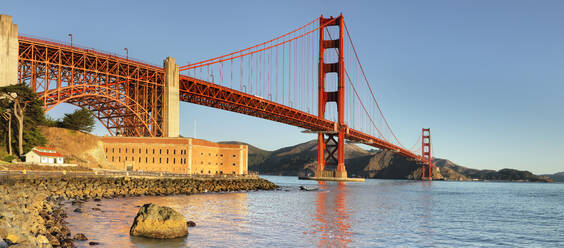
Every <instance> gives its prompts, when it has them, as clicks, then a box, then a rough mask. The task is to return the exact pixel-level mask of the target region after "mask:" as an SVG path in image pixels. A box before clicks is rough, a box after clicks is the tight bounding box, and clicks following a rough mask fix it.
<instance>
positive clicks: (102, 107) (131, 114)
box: [38, 84, 155, 136]
mask: <svg viewBox="0 0 564 248" xmlns="http://www.w3.org/2000/svg"><path fill="white" fill-rule="evenodd" d="M38 95H39V99H40V100H41V101H43V103H44V109H45V112H48V111H50V110H52V109H53V108H54V107H56V106H58V105H60V104H61V103H65V102H66V103H69V104H72V105H74V106H77V107H81V108H85V109H89V110H91V111H92V112H93V113H94V116H95V117H96V118H97V119H98V120H99V121H100V122H101V123H102V125H103V126H104V127H105V128H106V129H107V130H108V132H110V134H111V135H117V134H123V135H128V136H129V135H134V136H154V135H152V133H151V126H152V124H153V123H154V121H155V120H154V119H153V117H152V115H151V114H150V113H149V112H148V111H147V110H146V109H145V108H143V106H141V105H140V104H139V103H138V102H136V101H135V100H134V99H132V98H131V97H129V96H127V95H126V94H124V93H122V92H121V91H120V90H119V89H114V88H110V87H106V86H101V85H96V84H80V85H75V86H69V87H65V88H60V89H52V90H49V91H47V92H39V93H38Z"/></svg>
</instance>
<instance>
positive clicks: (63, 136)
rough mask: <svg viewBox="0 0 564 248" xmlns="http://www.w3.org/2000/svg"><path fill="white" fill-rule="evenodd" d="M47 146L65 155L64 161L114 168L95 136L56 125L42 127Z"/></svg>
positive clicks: (92, 166) (86, 165) (91, 166)
mask: <svg viewBox="0 0 564 248" xmlns="http://www.w3.org/2000/svg"><path fill="white" fill-rule="evenodd" d="M41 133H42V134H43V135H44V136H45V138H47V144H46V146H48V147H53V148H55V149H56V150H57V151H58V152H59V153H61V154H62V155H63V156H65V163H74V164H78V165H81V166H84V167H89V168H105V169H116V168H113V167H112V165H111V164H110V163H109V162H108V161H107V160H106V156H105V153H104V147H103V144H102V142H101V141H100V140H99V139H98V137H97V136H95V135H92V134H88V133H83V132H80V131H74V130H69V129H64V128H57V127H42V128H41Z"/></svg>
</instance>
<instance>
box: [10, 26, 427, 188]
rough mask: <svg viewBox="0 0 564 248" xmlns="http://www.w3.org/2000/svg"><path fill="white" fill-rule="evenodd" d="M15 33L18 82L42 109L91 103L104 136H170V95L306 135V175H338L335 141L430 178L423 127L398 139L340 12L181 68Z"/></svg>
mask: <svg viewBox="0 0 564 248" xmlns="http://www.w3.org/2000/svg"><path fill="white" fill-rule="evenodd" d="M17 40H18V49H19V50H18V51H19V52H18V54H19V55H18V65H17V66H18V70H17V73H18V76H17V78H18V83H20V84H26V85H28V86H30V87H31V88H32V89H33V90H34V91H35V92H36V93H37V95H38V97H39V98H40V100H41V101H42V102H43V104H44V108H45V110H46V111H49V110H51V109H52V108H54V107H55V106H57V105H58V104H60V103H64V102H66V103H70V104H73V105H76V106H79V107H82V108H87V109H90V110H92V112H93V113H94V114H95V116H96V117H97V118H98V119H99V120H100V122H101V123H102V125H104V126H105V127H106V128H107V129H108V131H109V133H110V134H112V135H116V134H120V135H124V136H166V137H170V136H178V101H184V102H190V103H194V104H199V105H204V106H208V107H212V108H218V109H223V110H227V111H232V112H237V113H241V114H245V115H250V116H255V117H258V118H262V119H268V120H272V121H276V122H280V123H285V124H288V125H292V126H296V127H300V128H304V129H305V132H309V133H316V134H317V136H318V164H317V169H316V176H315V177H316V178H337V179H338V178H347V174H346V168H345V141H348V142H357V143H362V144H365V145H368V146H371V147H375V148H378V149H383V150H391V151H394V152H396V153H398V154H400V155H402V156H405V157H408V158H410V159H413V160H415V161H417V162H418V163H420V164H421V166H422V178H423V179H431V178H432V176H431V175H432V173H431V168H432V167H433V166H434V165H433V164H432V161H431V137H430V129H425V128H424V129H422V135H421V137H420V139H421V143H419V141H418V142H416V145H414V146H413V147H411V148H409V149H408V148H406V147H404V146H403V144H402V143H401V142H400V141H399V139H398V138H397V136H396V134H395V133H394V132H393V130H392V128H391V127H390V124H389V122H388V121H387V119H386V118H385V116H384V114H383V111H382V109H381V107H380V105H379V104H378V101H377V100H376V96H375V94H374V89H373V87H372V86H371V83H370V81H369V80H368V77H367V75H366V70H365V68H364V67H363V66H362V63H361V61H360V58H359V54H358V50H357V49H356V48H355V46H354V43H353V39H352V38H351V34H350V32H349V30H348V28H347V25H346V22H345V20H344V18H343V16H342V15H340V16H338V17H329V18H325V17H323V16H321V17H318V18H316V19H314V20H312V21H310V22H308V23H307V24H305V25H303V26H301V27H299V28H297V29H294V30H292V31H290V32H288V33H285V34H283V35H280V36H278V37H276V38H273V39H270V40H268V41H265V42H261V43H258V44H256V45H254V46H251V47H248V48H245V49H241V50H237V51H234V52H231V53H228V54H225V55H222V56H219V57H215V58H211V59H206V60H203V61H199V62H196V63H191V64H188V65H183V66H178V65H176V64H175V61H174V59H173V58H167V59H166V60H165V62H164V66H163V67H160V66H155V65H151V64H148V63H144V62H141V61H138V60H135V59H130V58H129V56H126V57H125V58H124V57H123V56H119V55H115V54H111V53H108V52H103V51H99V50H96V49H91V48H86V47H82V46H76V45H74V44H72V42H71V44H68V43H65V42H58V41H52V40H47V39H43V38H37V37H33V36H30V35H20V36H18V37H17ZM175 111H176V112H175ZM175 115H176V116H175ZM418 152H419V154H418Z"/></svg>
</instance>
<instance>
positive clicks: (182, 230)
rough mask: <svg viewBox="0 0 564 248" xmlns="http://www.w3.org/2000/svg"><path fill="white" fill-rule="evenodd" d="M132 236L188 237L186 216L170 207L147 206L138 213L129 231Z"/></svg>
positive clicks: (158, 237)
mask: <svg viewBox="0 0 564 248" xmlns="http://www.w3.org/2000/svg"><path fill="white" fill-rule="evenodd" d="M129 234H130V235H131V236H141V237H146V238H156V239H172V238H178V237H184V236H186V235H188V226H187V225H186V219H185V218H184V216H183V215H182V214H180V213H178V212H176V211H175V210H174V209H172V208H169V207H161V206H158V205H155V204H153V203H151V204H145V205H143V206H142V207H141V208H140V209H139V212H137V216H135V220H134V221H133V225H131V229H130V230H129Z"/></svg>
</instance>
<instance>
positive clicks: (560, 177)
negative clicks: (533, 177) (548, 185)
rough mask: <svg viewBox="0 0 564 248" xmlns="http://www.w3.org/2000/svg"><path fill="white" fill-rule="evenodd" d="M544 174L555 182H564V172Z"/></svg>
mask: <svg viewBox="0 0 564 248" xmlns="http://www.w3.org/2000/svg"><path fill="white" fill-rule="evenodd" d="M542 176H545V177H550V178H551V179H552V180H554V181H555V182H564V172H558V173H554V174H545V175H542Z"/></svg>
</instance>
